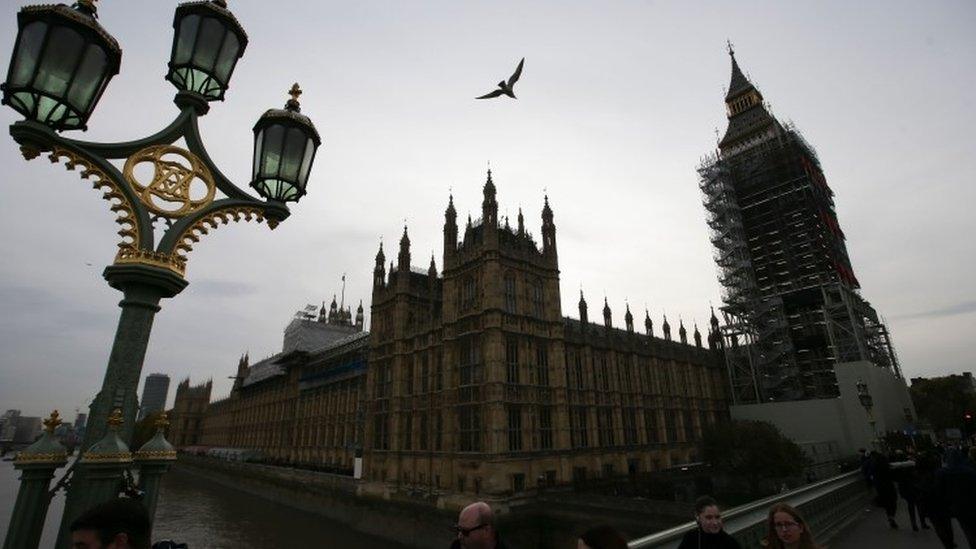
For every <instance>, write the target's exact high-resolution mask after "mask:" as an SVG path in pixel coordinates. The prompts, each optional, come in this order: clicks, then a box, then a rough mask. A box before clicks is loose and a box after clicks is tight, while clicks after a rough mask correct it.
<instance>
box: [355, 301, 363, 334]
mask: <svg viewBox="0 0 976 549" xmlns="http://www.w3.org/2000/svg"><path fill="white" fill-rule="evenodd" d="M356 331H357V332H361V331H363V300H362V299H360V300H359V308H357V309H356Z"/></svg>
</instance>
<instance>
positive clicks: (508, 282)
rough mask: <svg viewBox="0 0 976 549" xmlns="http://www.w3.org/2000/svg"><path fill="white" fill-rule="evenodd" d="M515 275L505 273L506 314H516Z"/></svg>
mask: <svg viewBox="0 0 976 549" xmlns="http://www.w3.org/2000/svg"><path fill="white" fill-rule="evenodd" d="M516 295H517V294H516V291H515V273H512V272H507V273H505V312H508V313H515V312H516V306H517V303H516V297H515V296H516Z"/></svg>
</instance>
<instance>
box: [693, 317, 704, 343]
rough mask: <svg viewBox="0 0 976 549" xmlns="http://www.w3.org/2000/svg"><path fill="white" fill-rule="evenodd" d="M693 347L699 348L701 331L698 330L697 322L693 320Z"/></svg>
mask: <svg viewBox="0 0 976 549" xmlns="http://www.w3.org/2000/svg"><path fill="white" fill-rule="evenodd" d="M694 337H695V347H699V348H701V346H702V344H701V341H702V340H701V332H699V331H698V322H695V335H694Z"/></svg>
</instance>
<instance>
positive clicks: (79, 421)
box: [75, 412, 88, 433]
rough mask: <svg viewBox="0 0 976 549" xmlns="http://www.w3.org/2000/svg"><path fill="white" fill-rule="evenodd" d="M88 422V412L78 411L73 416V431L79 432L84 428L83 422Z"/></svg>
mask: <svg viewBox="0 0 976 549" xmlns="http://www.w3.org/2000/svg"><path fill="white" fill-rule="evenodd" d="M87 423H88V414H86V413H83V412H79V413H78V415H77V416H76V417H75V431H77V432H79V433H81V432H83V431H84V430H85V424H87Z"/></svg>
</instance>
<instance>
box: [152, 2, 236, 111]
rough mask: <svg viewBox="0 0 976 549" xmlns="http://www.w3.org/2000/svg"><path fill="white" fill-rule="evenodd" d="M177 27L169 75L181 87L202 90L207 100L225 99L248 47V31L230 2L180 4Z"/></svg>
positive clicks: (180, 88) (174, 20)
mask: <svg viewBox="0 0 976 549" xmlns="http://www.w3.org/2000/svg"><path fill="white" fill-rule="evenodd" d="M173 29H174V30H175V31H176V32H175V33H174V34H173V51H172V53H171V54H170V58H169V73H167V74H166V79H167V80H169V81H170V82H172V83H173V85H174V86H176V88H177V89H179V90H183V91H188V92H194V93H197V94H200V95H201V96H203V97H204V98H206V100H207V101H213V100H215V99H219V100H221V101H223V100H224V92H225V91H226V90H227V86H228V84H230V75H231V74H232V73H233V72H234V67H235V66H236V65H237V60H238V59H240V58H241V56H243V55H244V48H246V47H247V33H245V32H244V28H243V27H241V24H240V23H238V22H237V18H236V17H234V14H232V13H231V12H230V11H229V10H228V9H227V2H225V1H224V0H214V1H212V2H207V1H204V2H188V3H186V4H180V6H179V7H177V8H176V16H175V17H174V18H173Z"/></svg>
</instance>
